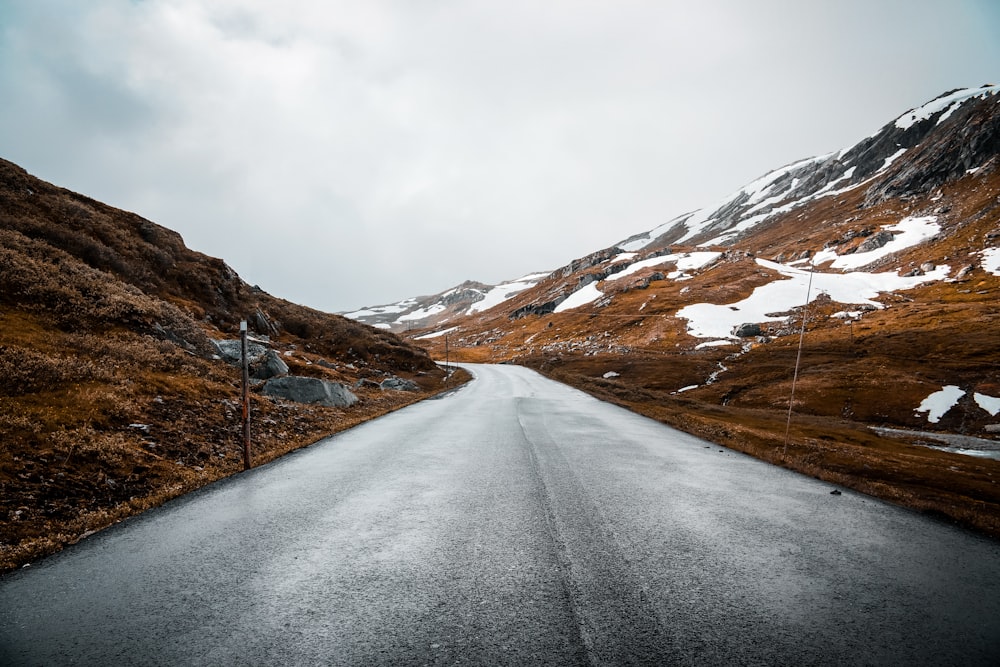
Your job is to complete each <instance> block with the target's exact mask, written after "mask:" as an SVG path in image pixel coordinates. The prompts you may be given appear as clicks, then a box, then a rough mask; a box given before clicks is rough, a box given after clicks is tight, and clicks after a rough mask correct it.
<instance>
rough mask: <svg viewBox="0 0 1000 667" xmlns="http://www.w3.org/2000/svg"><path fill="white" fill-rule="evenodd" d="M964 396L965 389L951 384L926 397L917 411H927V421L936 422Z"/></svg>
mask: <svg viewBox="0 0 1000 667" xmlns="http://www.w3.org/2000/svg"><path fill="white" fill-rule="evenodd" d="M963 396H965V391H964V390H962V389H960V388H959V387H957V386H955V385H953V384H949V385H947V386H945V387H942V388H941V390H940V391H935V392H934V393H933V394H931V395H930V396H928V397H927V398H925V399H924V400H923V401H922V402H921V403H920V407H918V408H917V409H916V410H915V412H926V413H927V421H929V422H931V423H932V424H936V423H938V422H939V421H941V417H943V416H944V415H945V413H947V412H948V411H949V410H951V409H952V408H953V407H955V404H956V403H958V401H959V399H960V398H962V397H963Z"/></svg>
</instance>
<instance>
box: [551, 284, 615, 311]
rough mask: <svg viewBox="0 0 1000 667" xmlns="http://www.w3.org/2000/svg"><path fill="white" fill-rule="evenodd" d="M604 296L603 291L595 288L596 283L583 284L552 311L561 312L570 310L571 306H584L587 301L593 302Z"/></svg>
mask: <svg viewBox="0 0 1000 667" xmlns="http://www.w3.org/2000/svg"><path fill="white" fill-rule="evenodd" d="M602 296H604V292H602V291H601V290H599V289H597V283H596V282H593V283H590V284H588V285H584V286H583V287H581V288H580V289H578V290H577V291H575V292H573V293H572V294H570V295H569V298H567V299H566V300H565V301H563V302H562V303H560V304H559V305H558V306H556V309H555V311H554V312H556V313H562V312H565V311H567V310H572V309H573V308H579V307H580V306H585V305H587V304H588V303H593V302H595V301H597V300H598V299H600V298H601V297H602Z"/></svg>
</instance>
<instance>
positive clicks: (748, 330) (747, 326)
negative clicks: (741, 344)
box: [733, 322, 764, 338]
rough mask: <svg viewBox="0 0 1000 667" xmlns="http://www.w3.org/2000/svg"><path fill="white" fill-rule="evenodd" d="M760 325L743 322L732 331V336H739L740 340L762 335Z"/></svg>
mask: <svg viewBox="0 0 1000 667" xmlns="http://www.w3.org/2000/svg"><path fill="white" fill-rule="evenodd" d="M763 333H764V332H763V331H761V328H760V325H759V324H757V323H756V322H744V323H743V324H741V325H740V326H738V327H736V328H735V329H734V330H733V335H734V336H739V337H740V338H750V337H752V336H760V335H763Z"/></svg>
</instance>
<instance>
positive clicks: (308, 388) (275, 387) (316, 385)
mask: <svg viewBox="0 0 1000 667" xmlns="http://www.w3.org/2000/svg"><path fill="white" fill-rule="evenodd" d="M262 391H263V394H264V395H265V396H273V397H275V398H284V399H286V400H289V401H294V402H296V403H315V404H317V405H323V406H326V407H330V408H345V407H348V406H351V405H354V404H355V403H357V402H358V397H357V396H355V395H354V394H353V393H351V390H350V389H348V388H347V387H345V386H344V385H342V384H340V383H337V382H327V381H326V380H320V379H319V378H307V377H299V376H296V375H286V376H284V377H279V378H271V379H270V380H268V381H267V382H265V383H264V389H263V390H262Z"/></svg>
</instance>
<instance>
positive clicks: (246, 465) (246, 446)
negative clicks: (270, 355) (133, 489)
mask: <svg viewBox="0 0 1000 667" xmlns="http://www.w3.org/2000/svg"><path fill="white" fill-rule="evenodd" d="M240 352H241V355H240V356H241V365H242V366H243V382H242V385H243V469H244V470H250V360H249V359H248V356H249V355H248V354H247V321H246V320H242V321H241V322H240Z"/></svg>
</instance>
